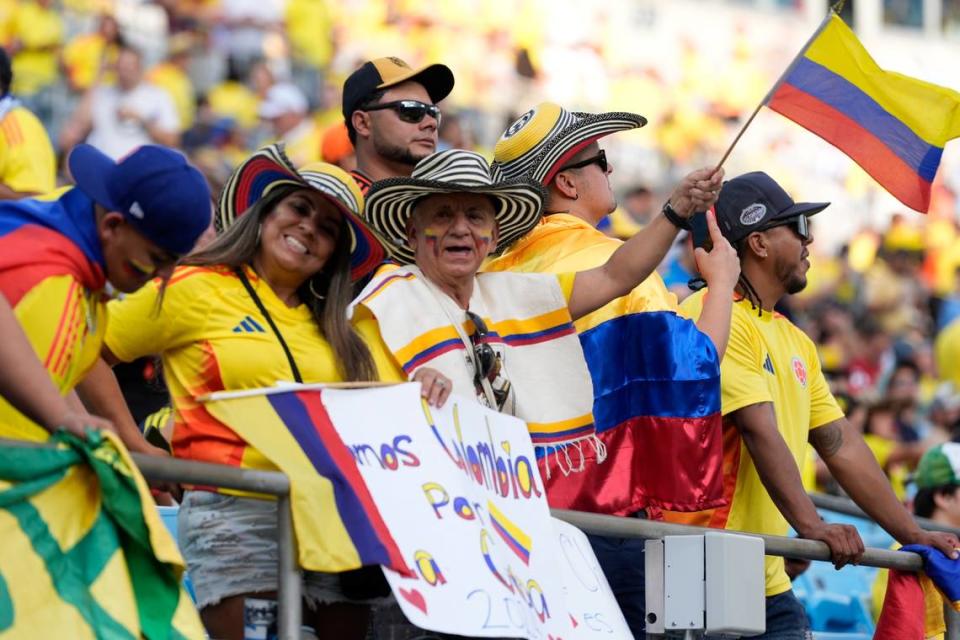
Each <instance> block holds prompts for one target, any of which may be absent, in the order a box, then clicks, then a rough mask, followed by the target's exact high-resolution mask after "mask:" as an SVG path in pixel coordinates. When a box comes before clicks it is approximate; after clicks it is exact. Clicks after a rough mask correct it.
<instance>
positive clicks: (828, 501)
mask: <svg viewBox="0 0 960 640" xmlns="http://www.w3.org/2000/svg"><path fill="white" fill-rule="evenodd" d="M808 495H809V496H810V499H811V500H812V501H813V504H814V506H815V507H817V508H818V509H825V510H827V511H834V512H836V513H842V514H844V515H848V516H854V517H856V518H863V519H865V520H870V521H873V518H871V517H870V516H868V515H867V514H866V512H864V510H863V509H861V508H860V507H858V506H857V503H856V502H854V501H853V500H851V499H850V498H844V497H841V496H830V495H827V494H825V493H811V494H808ZM914 520H916V521H917V524H918V525H920V526H921V527H922V528H924V529H926V530H927V531H945V532H947V533H953V534H956V535H958V536H960V529H958V528H957V527H950V526H947V525H945V524H940V523H939V522H934V521H933V520H930V519H928V518H917V517H915V518H914Z"/></svg>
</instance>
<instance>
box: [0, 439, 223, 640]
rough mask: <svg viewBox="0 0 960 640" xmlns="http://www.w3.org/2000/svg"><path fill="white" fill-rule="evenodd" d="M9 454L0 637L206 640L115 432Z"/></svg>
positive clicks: (0, 493) (5, 453) (4, 479)
mask: <svg viewBox="0 0 960 640" xmlns="http://www.w3.org/2000/svg"><path fill="white" fill-rule="evenodd" d="M50 442H51V443H53V444H55V445H56V448H53V449H47V448H21V447H4V448H3V449H2V451H0V540H2V543H0V638H74V639H77V640H82V639H85V638H91V639H92V638H116V639H117V640H123V639H124V638H129V639H130V640H138V639H139V638H147V639H148V640H160V639H164V640H166V639H171V638H172V639H175V638H203V637H204V632H203V627H202V625H201V624H200V618H199V617H198V615H197V612H196V610H195V609H194V608H193V604H192V603H191V601H190V597H189V596H188V595H187V593H186V591H185V590H184V589H183V587H182V586H181V584H180V578H181V576H182V574H183V570H184V565H183V559H182V558H181V557H180V553H179V552H178V551H177V548H176V545H175V544H174V542H173V540H172V539H171V538H170V534H169V533H168V532H167V530H166V529H165V528H164V526H163V523H162V522H161V521H160V517H159V515H158V514H157V509H156V505H155V504H154V502H153V499H152V498H151V497H150V492H149V490H148V489H147V485H146V483H145V482H144V480H143V478H142V477H141V476H140V474H139V472H138V471H137V469H136V467H135V466H134V465H133V462H132V461H131V460H130V457H129V455H128V454H127V452H126V450H125V449H124V448H123V445H121V444H120V442H119V440H118V439H117V438H116V437H115V436H114V435H113V434H109V433H104V434H102V435H101V434H94V433H91V435H90V436H88V438H87V440H86V441H83V440H81V439H80V438H78V437H76V436H74V435H71V434H66V433H62V432H61V433H57V434H54V435H53V436H52V437H51V439H50Z"/></svg>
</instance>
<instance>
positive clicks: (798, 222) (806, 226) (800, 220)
mask: <svg viewBox="0 0 960 640" xmlns="http://www.w3.org/2000/svg"><path fill="white" fill-rule="evenodd" d="M775 227H790V228H791V229H793V232H794V233H796V234H797V235H798V236H800V238H801V239H802V240H809V239H810V221H809V220H808V219H807V216H805V215H802V214H801V215H799V216H793V217H792V218H783V219H782V220H776V221H774V223H773V224H771V225H768V226H766V227H764V228H763V229H761V231H767V230H768V229H773V228H775Z"/></svg>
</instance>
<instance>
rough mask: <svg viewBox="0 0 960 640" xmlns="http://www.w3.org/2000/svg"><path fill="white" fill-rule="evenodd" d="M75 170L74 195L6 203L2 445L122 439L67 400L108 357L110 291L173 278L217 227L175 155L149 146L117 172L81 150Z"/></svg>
mask: <svg viewBox="0 0 960 640" xmlns="http://www.w3.org/2000/svg"><path fill="white" fill-rule="evenodd" d="M68 166H69V169H70V173H71V174H72V175H73V178H74V182H75V183H76V186H75V187H73V188H69V189H66V190H63V191H59V192H54V193H53V194H50V195H49V196H45V197H41V198H38V199H27V200H19V201H15V202H3V203H0V294H2V295H0V332H2V333H3V336H4V340H3V341H2V342H3V344H2V346H0V396H2V398H0V438H14V439H19V440H33V441H44V440H46V439H47V438H48V437H49V434H50V432H52V431H54V430H56V429H59V428H65V429H67V430H69V431H71V432H73V433H76V434H78V435H81V436H82V435H83V434H84V432H85V431H86V429H87V428H89V427H93V428H112V425H111V424H110V423H109V422H108V421H106V420H103V419H101V418H97V417H95V416H91V415H89V414H88V413H87V412H86V411H85V410H83V409H82V408H80V407H79V404H78V403H74V402H70V401H69V400H68V396H69V395H70V393H71V391H72V390H73V389H74V387H75V386H76V385H77V383H78V382H80V381H81V380H82V379H83V378H84V377H85V376H86V375H87V373H88V372H89V371H90V370H91V368H92V367H93V366H94V364H95V363H96V362H97V361H98V358H99V356H100V348H101V345H102V344H103V338H104V335H105V333H106V319H107V314H106V302H107V299H108V294H107V292H108V284H109V285H110V286H111V287H112V288H113V290H115V291H119V292H123V293H131V292H133V291H136V290H137V289H139V288H140V287H142V286H143V285H144V284H146V283H147V282H148V281H150V280H151V279H153V278H158V277H159V278H167V277H169V276H170V274H171V272H172V270H173V266H174V264H175V263H176V262H177V260H178V259H179V258H180V256H182V255H184V254H186V253H188V252H189V251H190V250H191V249H192V248H193V245H194V243H195V242H196V241H197V239H198V238H199V237H200V235H201V234H202V233H203V232H204V230H206V229H207V227H208V226H209V225H210V219H211V198H210V190H209V188H208V186H207V183H206V181H205V180H204V178H203V176H202V175H201V173H200V172H199V171H198V170H197V169H195V168H194V167H192V166H190V164H188V163H187V160H186V158H184V156H183V155H181V154H180V153H178V152H176V151H173V150H171V149H167V148H165V147H160V146H155V145H145V146H142V147H140V148H138V149H136V150H134V151H133V152H132V153H131V154H129V155H128V156H127V157H125V158H123V159H122V160H120V161H119V162H114V161H113V160H111V159H110V158H109V157H108V156H106V155H105V154H103V153H102V152H100V151H99V150H97V149H96V148H94V147H92V146H90V145H84V144H82V145H78V146H77V147H76V148H75V149H74V150H73V152H72V153H71V154H70V157H69V160H68ZM120 437H121V438H122V439H123V440H124V442H125V443H126V444H127V446H128V447H129V448H130V449H131V450H134V451H137V450H139V451H145V452H148V451H151V450H152V449H153V448H152V447H151V446H150V445H148V444H147V443H146V442H145V441H144V440H143V438H142V437H141V436H140V434H139V432H136V433H120Z"/></svg>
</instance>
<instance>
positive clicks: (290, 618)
mask: <svg viewBox="0 0 960 640" xmlns="http://www.w3.org/2000/svg"><path fill="white" fill-rule="evenodd" d="M3 446H20V447H22V446H28V447H31V446H32V447H37V446H40V447H42V446H47V445H45V444H42V443H35V442H24V441H19V440H7V439H3V438H0V447H3ZM132 456H133V459H134V461H135V462H136V463H137V466H138V467H139V468H140V471H141V472H142V473H143V475H144V477H145V478H147V479H148V480H151V481H160V482H177V483H181V484H191V485H201V486H208V487H220V488H225V489H235V490H240V491H247V492H254V493H259V494H263V495H269V496H276V498H277V507H278V508H277V520H278V521H277V525H278V526H277V538H278V539H277V543H278V549H279V554H278V555H279V564H278V580H279V584H278V594H277V600H278V613H277V617H278V637H279V638H280V639H281V640H296V639H297V638H299V633H300V624H301V616H302V602H301V591H302V585H301V576H300V569H299V567H298V566H297V553H296V539H295V537H294V534H293V521H292V514H291V508H290V481H289V479H288V478H287V476H286V475H284V474H283V473H280V472H276V471H255V470H249V469H238V468H236V467H228V466H225V465H218V464H209V463H205V462H195V461H190V460H177V459H174V458H166V457H157V456H145V455H142V454H132ZM251 497H256V496H251ZM814 498H815V499H814V502H815V504H816V503H819V504H818V506H819V507H820V508H824V509H828V510H831V511H839V512H841V513H848V514H850V515H855V516H860V517H867V516H866V515H865V514H863V513H862V512H859V513H854V512H853V511H854V509H857V507H856V505H853V506H851V504H852V503H850V504H847V503H849V502H850V501H849V500H845V499H843V498H838V499H836V500H834V499H832V498H834V497H833V496H814ZM823 498H831V500H829V501H824V500H823ZM828 505H829V506H828ZM551 512H552V514H553V515H554V516H555V517H557V518H559V519H561V520H564V521H566V522H568V523H570V524H572V525H574V526H575V527H577V528H579V529H581V530H582V531H584V532H585V533H589V534H595V535H603V536H611V537H621V538H662V537H664V536H670V535H702V534H703V533H706V532H708V531H712V530H711V529H706V528H703V527H695V526H689V525H681V524H673V523H669V522H660V521H656V520H642V519H638V518H623V517H617V516H608V515H602V514H597V513H585V512H581V511H567V510H563V509H552V510H551ZM867 519H869V518H867ZM921 524H922V525H928V524H936V523H931V522H930V521H921ZM931 528H932V527H931ZM938 528H939V529H941V530H944V528H943V527H942V526H939V527H938ZM945 530H948V531H956V530H955V529H950V528H946V529H945ZM731 533H742V534H743V535H748V536H753V537H757V538H760V539H762V540H763V542H764V546H765V552H766V554H767V555H770V556H781V557H785V558H796V559H801V560H815V561H829V560H830V549H829V547H827V545H826V544H825V543H823V542H820V541H818V540H803V539H799V538H786V537H782V536H770V535H763V534H756V533H749V532H733V531H731ZM860 564H861V565H865V566H869V567H881V568H887V569H901V570H904V571H919V570H920V569H922V568H923V561H922V559H921V558H920V556H919V555H917V554H915V553H908V552H903V551H890V550H887V549H875V548H867V549H866V551H865V552H864V554H863V558H862V560H861V563H860ZM946 619H947V638H948V639H951V640H952V639H954V638H960V625H958V624H957V623H956V617H955V616H951V615H948V616H947V617H946Z"/></svg>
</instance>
